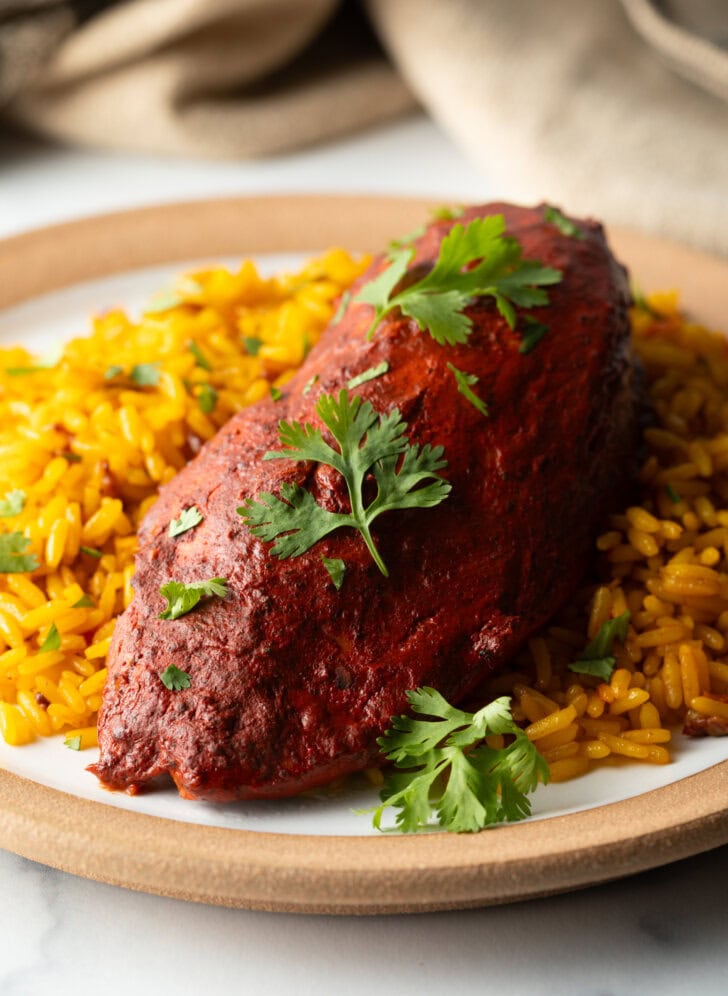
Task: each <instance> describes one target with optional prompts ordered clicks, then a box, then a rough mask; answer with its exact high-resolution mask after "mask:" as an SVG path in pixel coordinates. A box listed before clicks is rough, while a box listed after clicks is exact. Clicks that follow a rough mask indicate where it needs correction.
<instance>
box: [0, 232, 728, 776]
mask: <svg viewBox="0 0 728 996" xmlns="http://www.w3.org/2000/svg"><path fill="white" fill-rule="evenodd" d="M366 262H367V261H366V260H362V261H354V260H353V259H352V258H351V257H350V256H349V255H348V254H346V253H345V252H343V251H341V250H332V251H330V252H328V253H327V254H326V255H324V256H323V257H321V258H320V259H318V260H314V261H313V262H311V263H310V264H309V265H308V266H306V267H305V268H304V269H303V270H302V271H301V272H300V273H297V274H295V275H292V276H283V277H276V278H272V279H263V278H261V277H260V275H259V274H258V273H257V271H256V269H255V266H254V265H253V264H252V263H251V262H245V263H244V264H243V265H242V267H241V269H240V270H239V271H238V272H237V273H230V272H228V271H226V270H223V269H215V270H207V271H203V272H200V273H195V274H193V275H191V276H190V277H186V278H184V279H183V280H181V281H180V282H179V284H178V286H177V287H176V288H175V289H174V294H173V296H172V297H171V298H170V297H169V295H166V296H163V297H162V298H161V299H160V300H159V301H158V302H157V303H156V305H155V306H154V307H153V308H151V309H150V310H149V311H148V312H146V313H145V314H144V315H143V317H142V318H141V320H140V321H139V322H133V321H132V320H131V319H130V318H129V317H128V316H127V315H126V314H125V313H124V312H122V311H113V312H109V313H107V314H105V315H103V316H101V317H99V318H97V319H96V320H95V321H94V323H93V329H92V331H91V334H90V335H89V336H87V337H85V338H79V339H76V340H74V341H73V342H71V343H69V344H68V345H67V346H66V348H65V350H64V353H63V356H62V358H61V360H60V362H59V363H58V364H57V365H56V366H55V367H53V368H52V369H43V370H37V371H35V372H33V373H27V374H17V373H16V374H12V373H8V372H7V370H8V368H10V369H11V370H12V369H13V368H27V367H31V366H33V365H34V363H36V362H37V361H36V360H34V358H33V357H31V356H30V355H29V354H28V353H26V352H25V351H24V350H22V349H3V350H0V498H2V497H3V495H4V494H6V493H7V492H9V491H12V490H15V489H20V490H22V491H24V492H25V494H26V496H27V497H26V504H25V507H24V509H23V510H22V512H21V513H20V514H19V515H18V516H16V517H13V518H5V519H0V533H2V532H11V531H21V532H23V533H24V535H25V536H27V537H28V538H29V539H30V541H31V546H30V548H29V550H28V551H27V552H31V551H32V552H33V553H34V554H35V555H36V556H37V558H38V560H39V562H40V566H39V568H38V569H37V570H36V571H34V572H32V574H0V730H1V731H2V733H3V736H4V737H5V739H6V741H7V742H8V743H11V744H23V743H27V742H29V741H31V740H33V739H34V738H35V736H37V735H41V736H47V735H50V734H53V733H58V732H63V733H64V734H65V736H66V742H67V743H69V744H70V745H71V746H78V747H81V748H84V747H87V746H91V745H93V744H94V743H95V742H96V737H95V720H96V713H97V710H98V707H99V704H100V699H101V691H102V688H103V683H104V678H105V675H106V670H105V666H104V665H105V657H106V653H107V651H108V647H109V643H110V640H111V636H112V633H113V628H114V622H115V619H116V616H117V615H118V614H119V613H120V612H121V611H122V610H123V609H124V607H125V606H126V605H128V604H129V601H130V600H131V596H132V589H131V577H132V572H133V555H134V551H135V549H136V538H135V530H136V528H137V526H138V524H139V521H140V519H141V517H142V516H143V515H144V513H145V512H146V511H147V509H148V508H149V507H150V505H151V503H152V502H153V501H154V499H155V495H156V493H157V489H158V487H159V485H160V484H161V483H164V482H166V481H169V480H170V479H171V478H172V477H173V476H174V475H175V474H176V473H177V471H178V470H179V469H180V468H181V467H183V466H184V464H185V463H186V461H187V460H188V459H189V458H190V456H191V455H192V454H193V453H194V452H195V451H196V450H197V449H198V448H199V446H200V445H201V443H202V442H204V441H205V440H206V439H209V438H210V437H211V436H212V435H213V434H214V433H215V432H216V431H217V429H218V428H219V427H220V426H221V425H222V424H223V423H224V422H225V421H226V420H227V419H228V418H229V417H230V416H231V415H232V414H233V413H234V412H236V411H238V410H239V409H240V408H242V407H244V406H245V405H248V404H251V403H253V402H255V401H258V400H259V399H260V398H262V397H264V396H265V394H266V393H267V392H268V391H269V390H270V384H271V383H274V384H276V385H281V384H283V383H285V382H286V380H287V379H288V378H289V377H290V376H291V375H292V373H293V371H294V370H295V368H296V367H297V366H298V365H300V363H301V361H302V359H303V357H304V355H305V353H306V351H307V349H308V347H309V346H310V345H312V344H313V343H314V342H316V340H317V339H318V336H319V335H320V333H321V331H322V330H323V328H324V327H325V325H326V324H327V322H328V321H329V319H330V317H331V315H332V312H333V309H334V307H335V304H336V301H337V299H338V298H339V296H340V294H341V293H342V292H343V291H344V290H345V289H346V288H347V287H349V286H350V285H351V283H352V282H353V280H354V279H356V277H357V276H358V275H359V274H360V273H361V272H362V270H363V268H364V267H365V265H366ZM632 323H633V336H634V343H635V349H636V352H637V354H638V356H639V357H640V358H641V360H642V362H643V364H644V367H645V372H646V380H647V387H648V392H649V396H650V399H651V402H652V405H653V406H654V409H655V412H656V423H655V425H653V426H652V427H650V428H649V429H647V430H646V432H645V452H646V459H645V462H644V465H643V467H642V470H641V475H640V492H641V493H640V496H639V504H636V505H634V506H631V507H629V508H626V509H624V510H623V511H622V512H621V513H620V514H618V515H615V516H613V517H612V519H611V522H610V523H609V528H608V529H607V530H606V531H605V532H604V533H603V535H601V536H600V537H599V538H598V539H597V541H596V552H597V554H598V557H599V558H600V560H599V566H598V572H599V573H598V575H595V579H594V582H593V583H591V584H589V585H588V586H586V587H585V588H584V589H583V590H582V591H580V592H578V593H577V595H576V596H575V598H574V600H573V602H572V604H571V605H570V606H569V607H568V608H567V609H566V610H564V611H563V612H562V613H561V615H560V616H559V617H558V618H557V619H555V620H553V621H552V622H551V623H550V624H549V625H548V626H547V627H545V629H544V630H543V632H541V633H540V634H538V635H537V636H536V637H534V638H533V639H532V640H530V641H529V644H528V647H527V649H526V650H525V651H524V652H523V653H522V654H521V655H520V656H519V657H518V658H517V659H516V661H515V662H514V664H513V666H512V668H511V669H510V670H509V671H508V672H506V673H505V674H501V675H499V676H497V677H495V678H494V679H492V681H490V682H489V684H488V686H487V693H488V694H489V695H491V696H495V695H502V694H504V693H507V694H511V695H512V696H513V700H514V702H513V706H514V715H515V717H516V719H517V720H518V721H519V722H520V723H522V724H523V725H524V726H525V728H526V731H527V733H528V735H529V737H531V739H532V740H533V741H534V742H535V743H536V744H537V745H538V747H539V749H540V750H541V751H542V753H543V755H544V757H545V758H546V759H547V761H548V762H549V766H550V769H551V777H552V780H554V781H561V780H564V779H567V778H573V777H575V776H577V775H581V774H583V773H585V772H587V771H588V770H590V769H591V768H593V767H596V766H599V765H602V764H612V763H615V761H618V762H620V763H621V762H622V761H624V760H625V759H627V760H634V761H638V762H641V763H650V764H664V763H666V762H668V761H669V760H670V754H669V746H668V745H669V743H670V740H671V736H672V733H671V729H672V728H674V727H675V726H676V725H677V724H680V723H681V722H682V721H683V719H684V716H685V713H686V710H687V709H688V708H691V709H693V710H694V711H695V712H697V713H699V714H703V715H714V716H720V717H724V718H726V719H728V705H725V704H723V703H720V702H717V701H716V700H715V699H714V698H711V697H710V696H711V695H714V694H715V693H724V692H726V691H728V572H726V570H725V565H726V557H727V556H728V475H726V474H725V471H726V470H727V469H728V347H727V346H726V342H725V339H724V337H723V336H721V335H719V334H717V333H711V332H709V331H707V330H705V329H703V328H701V327H699V326H697V325H695V324H694V323H691V322H689V321H687V320H685V319H684V318H683V317H682V316H681V314H680V312H679V310H678V307H677V298H676V295H674V294H653V295H651V296H649V297H648V299H647V301H646V303H644V304H643V305H642V306H640V307H638V308H635V309H633V312H632ZM250 340H254V342H253V344H252V346H251V342H250ZM246 342H247V346H246ZM190 343H194V345H195V346H196V347H197V348H198V350H199V351H200V352H201V354H202V357H203V358H204V361H205V362H206V364H207V365H209V366H210V367H211V370H206V369H205V368H204V366H201V365H200V363H199V359H198V357H196V356H195V355H194V353H193V351H192V350H191V349H190ZM256 343H257V344H258V345H259V348H258V351H257V355H251V353H250V350H251V348H252V349H253V350H254V346H255V344H256ZM138 364H159V368H158V370H159V380H158V383H157V384H156V385H154V386H146V387H139V386H136V385H134V384H133V383H131V382H130V381H129V376H128V374H129V371H131V370H132V368H133V367H134V366H135V365H138ZM109 367H121V368H123V371H124V372H123V374H121V375H120V376H119V377H117V378H113V379H106V378H105V376H104V375H105V373H106V371H108V369H109ZM207 385H209V387H211V388H214V390H215V391H216V392H217V403H216V405H215V407H214V409H213V410H212V411H211V412H207V413H206V412H204V411H202V410H201V405H200V401H199V397H200V395H201V394H204V392H205V391H207ZM78 458H80V459H78ZM676 499H678V500H676ZM81 547H85V548H87V549H93V550H97V551H98V552H99V553H100V554H101V555H100V556H97V557H94V556H92V555H89V554H88V553H84V552H82V551H81ZM597 578H598V579H597ZM83 596H88V597H89V598H90V599H91V600H92V601H93V605H92V606H81V607H78V606H77V604H76V603H78V602H79V600H81V599H82V597H83ZM626 610H629V611H630V613H631V622H630V626H629V634H628V636H627V639H626V641H625V642H624V645H622V644H620V643H617V644H616V645H615V648H614V653H615V655H616V658H617V663H616V668H615V670H614V673H613V675H612V678H611V681H609V682H608V683H607V682H603V681H600V680H599V679H597V678H591V677H587V676H584V675H579V674H575V673H573V672H572V671H570V670H569V669H568V665H569V664H570V663H571V662H573V661H574V660H575V658H576V657H577V656H578V653H579V651H580V650H581V649H582V648H583V647H584V646H585V644H586V642H587V641H588V640H589V639H591V638H592V637H593V636H594V635H595V634H596V633H597V631H598V630H599V628H600V626H601V625H602V624H603V623H604V622H605V621H606V620H608V619H609V618H612V617H616V616H619V615H620V614H622V613H623V612H625V611H626ZM52 623H55V625H56V627H57V629H58V632H59V633H60V636H61V646H60V649H58V650H55V651H50V652H48V651H47V652H45V653H39V648H40V646H41V644H42V643H43V641H44V639H45V638H46V636H47V635H48V631H49V628H50V626H51V624H52Z"/></svg>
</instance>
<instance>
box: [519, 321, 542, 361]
mask: <svg viewBox="0 0 728 996" xmlns="http://www.w3.org/2000/svg"><path fill="white" fill-rule="evenodd" d="M523 321H524V323H525V326H526V331H525V332H524V333H523V335H522V336H521V345H520V346H519V347H518V352H519V353H523V355H524V356H526V355H527V354H528V353H530V352H531V350H532V349H534V348H535V347H536V345H537V344H538V343H539V342H541V340H542V339H543V337H544V336H545V335H546V333H547V332H548V330H549V327H548V325H544V324H543V323H542V322H537V321H536V319H535V318H533V317H532V316H531V315H526V316H525V318H524V319H523Z"/></svg>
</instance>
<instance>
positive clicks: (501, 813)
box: [370, 688, 549, 833]
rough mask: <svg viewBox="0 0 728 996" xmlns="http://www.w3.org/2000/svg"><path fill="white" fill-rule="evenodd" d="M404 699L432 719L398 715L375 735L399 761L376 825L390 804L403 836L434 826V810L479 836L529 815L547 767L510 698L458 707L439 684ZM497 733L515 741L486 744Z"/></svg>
mask: <svg viewBox="0 0 728 996" xmlns="http://www.w3.org/2000/svg"><path fill="white" fill-rule="evenodd" d="M407 699H408V701H409V704H410V706H411V707H412V710H413V711H414V712H416V713H419V714H420V715H421V716H428V717H430V718H429V719H414V718H413V717H412V716H394V717H392V725H391V727H390V729H389V730H387V732H386V733H385V735H384V736H383V737H380V738H379V740H378V743H379V746H380V747H381V749H382V753H383V754H384V755H385V756H386V757H387V758H388V759H389V760H390V761H394V764H395V770H394V771H391V772H389V773H387V775H386V778H385V782H384V787H383V788H382V791H381V793H380V798H381V800H382V802H381V805H380V806H377V807H376V809H374V817H373V824H374V826H375V827H376V828H377V829H378V830H380V829H381V821H382V815H383V813H384V810H385V809H386V808H388V807H390V806H391V807H394V808H395V809H397V810H398V812H397V816H396V823H397V827H398V829H400V830H403V831H404V832H406V833H410V832H413V831H416V830H424V829H426V828H427V827H429V826H431V825H432V822H431V821H432V816H433V810H434V813H435V814H436V816H437V822H438V823H439V825H440V826H441V827H444V828H445V829H446V830H450V831H453V832H455V833H475V832H476V831H478V830H482V829H483V828H484V827H486V826H491V825H492V824H495V823H504V822H506V821H514V820H522V819H523V818H524V817H526V816H529V815H530V813H531V803H530V800H529V799H528V798H527V796H528V793H529V792H533V790H534V789H535V788H536V786H537V785H538V783H539V781H541V782H544V783H546V782H547V781H548V779H549V769H548V764H547V763H546V761H545V760H544V759H543V758H542V757H541V755H540V754H539V752H538V751H537V750H536V747H535V746H534V745H533V744H532V743H531V741H530V740H529V739H528V737H527V736H526V734H525V733H524V732H523V730H521V729H520V728H519V727H518V726H516V724H515V723H514V722H513V717H512V715H511V710H510V699H509V698H500V699H496V700H495V701H494V702H491V703H489V704H488V705H486V706H484V707H483V708H482V709H479V710H478V712H476V713H471V712H463V711H461V710H460V709H456V708H454V707H453V706H451V705H450V704H449V703H448V702H446V700H445V699H444V698H443V697H442V695H440V693H439V692H437V691H435V689H434V688H418V689H416V690H415V691H411V692H408V693H407ZM494 734H504V735H506V736H512V737H513V738H514V739H513V742H512V743H510V744H508V745H507V746H506V747H502V748H493V747H489V746H488V745H487V744H486V743H485V742H484V740H485V737H487V736H491V735H494ZM370 812H371V810H370Z"/></svg>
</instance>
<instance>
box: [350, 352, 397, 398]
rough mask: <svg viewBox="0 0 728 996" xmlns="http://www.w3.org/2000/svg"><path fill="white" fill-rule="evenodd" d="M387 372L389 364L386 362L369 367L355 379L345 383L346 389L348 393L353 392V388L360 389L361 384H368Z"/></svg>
mask: <svg viewBox="0 0 728 996" xmlns="http://www.w3.org/2000/svg"><path fill="white" fill-rule="evenodd" d="M388 370H389V364H388V363H387V361H386V360H384V361H383V362H382V363H378V364H377V365H376V366H375V367H369V369H368V370H362V372H361V373H360V374H357V375H356V377H352V378H351V380H350V381H348V382H347V385H346V386H347V387H348V388H349V390H350V391H353V390H354V388H355V387H361V385H362V384H366V383H368V382H369V381H370V380H376V378H377V377H382V376H383V375H384V374H385V373H387V371H388Z"/></svg>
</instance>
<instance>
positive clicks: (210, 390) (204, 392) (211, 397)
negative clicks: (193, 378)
mask: <svg viewBox="0 0 728 996" xmlns="http://www.w3.org/2000/svg"><path fill="white" fill-rule="evenodd" d="M197 404H198V406H199V409H200V411H201V412H204V413H205V415H209V414H210V412H214V411H215V406H216V405H217V391H216V390H215V388H214V387H213V386H212V384H203V385H202V386H201V387H200V390H199V392H198V394H197Z"/></svg>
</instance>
